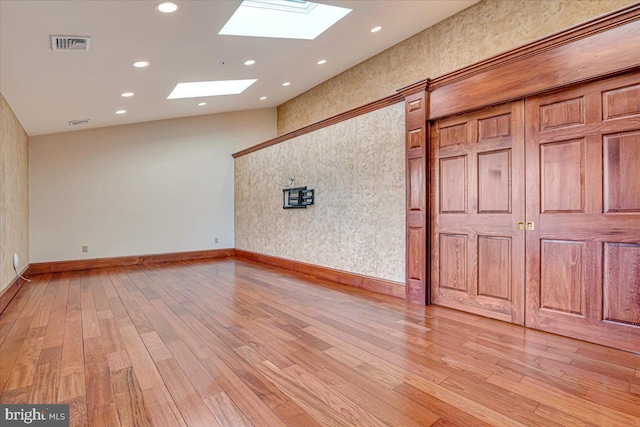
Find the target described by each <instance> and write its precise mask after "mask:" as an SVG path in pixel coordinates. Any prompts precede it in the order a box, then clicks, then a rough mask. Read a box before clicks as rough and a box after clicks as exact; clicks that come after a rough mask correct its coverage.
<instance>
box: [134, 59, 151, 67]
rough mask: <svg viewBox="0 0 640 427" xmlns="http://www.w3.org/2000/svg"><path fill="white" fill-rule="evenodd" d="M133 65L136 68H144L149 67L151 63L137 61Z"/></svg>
mask: <svg viewBox="0 0 640 427" xmlns="http://www.w3.org/2000/svg"><path fill="white" fill-rule="evenodd" d="M131 65H133V66H134V67H136V68H144V67H148V66H149V61H136V62H134V63H133V64H131Z"/></svg>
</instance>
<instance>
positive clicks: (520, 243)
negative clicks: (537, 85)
mask: <svg viewBox="0 0 640 427" xmlns="http://www.w3.org/2000/svg"><path fill="white" fill-rule="evenodd" d="M431 153H432V154H431V158H432V162H433V166H432V168H431V170H432V176H431V186H432V187H431V191H432V194H433V195H434V197H433V199H432V200H433V203H432V212H431V218H432V223H431V266H432V268H431V272H432V275H431V286H432V289H431V291H432V292H431V295H432V303H434V304H439V305H443V306H447V307H452V308H456V309H460V310H464V311H469V312H473V313H476V314H480V315H484V316H488V317H492V318H497V319H500V320H504V321H509V322H513V323H518V324H524V325H526V326H529V327H533V328H537V329H541V330H545V331H549V332H553V333H558V334H561V335H567V336H571V337H575V338H579V339H583V340H587V341H592V342H596V343H600V344H604V345H609V346H612V347H616V348H622V349H626V350H630V351H634V352H640V75H639V74H638V73H635V74H632V75H625V76H621V77H616V78H610V79H606V80H602V81H598V82H594V83H589V84H584V85H580V86H577V87H574V88H570V89H565V90H561V91H558V92H554V93H549V94H544V95H539V96H535V97H530V98H526V99H523V100H519V101H515V102H511V103H508V104H504V105H500V106H497V107H492V108H488V109H484V110H481V111H477V112H473V113H469V114H465V115H460V116H455V117H448V118H444V119H440V120H438V121H436V122H434V123H433V125H432V127H431Z"/></svg>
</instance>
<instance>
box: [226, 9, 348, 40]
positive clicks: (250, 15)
mask: <svg viewBox="0 0 640 427" xmlns="http://www.w3.org/2000/svg"><path fill="white" fill-rule="evenodd" d="M349 12H351V9H347V8H344V7H338V6H329V5H326V4H319V3H312V2H310V1H303V0H244V1H243V2H242V4H240V6H239V7H238V9H237V10H236V11H235V13H234V14H233V15H232V16H231V18H229V20H228V21H227V23H226V24H225V25H224V27H222V30H220V32H219V33H218V34H222V35H228V36H249V37H272V38H280V39H303V40H313V39H315V38H316V37H318V36H319V35H320V34H322V33H324V32H325V31H326V30H327V29H328V28H329V27H331V26H332V25H333V24H335V23H336V22H338V21H339V20H341V19H342V18H344V17H345V16H346V15H347V14H348V13H349Z"/></svg>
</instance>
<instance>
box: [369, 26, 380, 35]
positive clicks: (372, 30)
mask: <svg viewBox="0 0 640 427" xmlns="http://www.w3.org/2000/svg"><path fill="white" fill-rule="evenodd" d="M381 29H382V27H381V26H380V25H378V26H377V27H373V28H372V29H371V32H372V33H377V32H378V31H380V30H381Z"/></svg>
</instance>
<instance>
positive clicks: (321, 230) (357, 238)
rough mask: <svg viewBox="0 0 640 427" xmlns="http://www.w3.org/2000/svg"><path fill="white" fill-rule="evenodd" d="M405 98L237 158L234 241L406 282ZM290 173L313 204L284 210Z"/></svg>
mask: <svg viewBox="0 0 640 427" xmlns="http://www.w3.org/2000/svg"><path fill="white" fill-rule="evenodd" d="M404 156H405V154H404V104H403V103H398V104H394V105H392V106H389V107H386V108H384V109H381V110H377V111H374V112H372V113H368V114H365V115H362V116H359V117H356V118H353V119H350V120H347V121H344V122H341V123H338V124H335V125H332V126H329V127H326V128H323V129H320V130H318V131H316V132H313V133H310V134H306V135H302V136H299V137H297V138H294V139H291V140H288V141H286V142H283V143H281V144H277V145H274V146H271V147H269V148H266V149H264V150H260V151H256V152H254V153H251V154H248V155H246V156H243V157H239V158H237V159H236V160H235V242H236V244H235V247H236V248H237V249H243V250H247V251H252V252H258V253H262V254H266V255H271V256H276V257H281V258H286V259H292V260H296V261H302V262H307V263H311V264H315V265H321V266H325V267H330V268H334V269H338V270H344V271H349V272H353V273H358V274H363V275H366V276H373V277H377V278H382V279H387V280H393V281H397V282H403V283H404V264H405V261H404V259H405V244H404V241H405V178H404V177H405V159H404ZM289 177H294V178H295V184H296V186H308V187H309V188H313V189H315V191H316V199H315V205H314V206H311V207H309V208H307V209H282V189H281V186H280V184H285V183H286V182H287V179H288V178H289Z"/></svg>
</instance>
